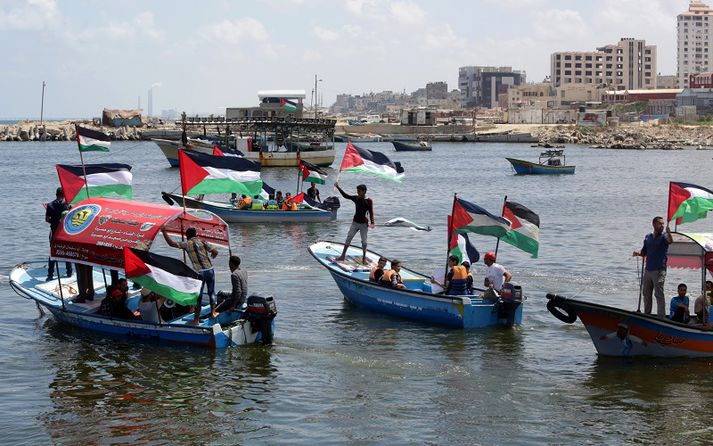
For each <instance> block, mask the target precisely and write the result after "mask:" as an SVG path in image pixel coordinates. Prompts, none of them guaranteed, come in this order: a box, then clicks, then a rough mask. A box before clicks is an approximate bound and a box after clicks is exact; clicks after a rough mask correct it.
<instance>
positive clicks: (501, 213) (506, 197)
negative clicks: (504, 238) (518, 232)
mask: <svg viewBox="0 0 713 446" xmlns="http://www.w3.org/2000/svg"><path fill="white" fill-rule="evenodd" d="M507 202H508V196H507V195H505V198H504V199H503V210H502V212H500V215H501V216H504V215H505V205H506V204H507ZM499 247H500V237H498V241H497V242H495V258H496V259H497V258H498V248H499Z"/></svg>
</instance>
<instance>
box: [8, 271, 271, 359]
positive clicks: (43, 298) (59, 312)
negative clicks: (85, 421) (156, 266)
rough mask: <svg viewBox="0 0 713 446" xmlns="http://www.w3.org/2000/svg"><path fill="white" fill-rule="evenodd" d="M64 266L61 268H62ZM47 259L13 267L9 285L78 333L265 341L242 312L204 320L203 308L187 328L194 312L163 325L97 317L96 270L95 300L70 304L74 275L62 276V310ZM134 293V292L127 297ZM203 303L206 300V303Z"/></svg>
mask: <svg viewBox="0 0 713 446" xmlns="http://www.w3.org/2000/svg"><path fill="white" fill-rule="evenodd" d="M63 269H64V268H61V270H63ZM46 275H47V262H46V261H33V262H27V263H23V264H20V265H17V266H15V268H13V270H12V271H11V273H10V281H9V282H10V287H11V288H12V289H13V290H14V291H15V292H16V293H17V294H18V295H20V296H22V297H25V298H27V299H32V300H34V301H35V302H37V304H38V305H40V306H42V307H44V308H46V309H47V310H49V311H50V312H51V313H52V315H53V316H54V317H55V318H56V319H57V320H58V321H60V322H62V323H66V324H69V325H72V326H74V327H77V328H79V329H82V330H87V331H91V332H94V333H100V334H105V335H112V336H124V337H130V338H138V339H144V340H154V341H167V342H171V343H182V344H191V345H196V346H201V347H207V348H226V347H231V346H238V345H245V344H253V343H258V342H262V341H263V337H262V333H261V332H260V331H255V330H253V325H252V323H251V322H249V321H247V320H246V319H244V318H243V316H244V315H243V313H242V312H224V313H221V314H220V316H219V317H218V318H217V319H216V318H211V317H204V316H206V315H207V314H208V313H209V312H210V307H209V306H208V305H205V306H204V307H203V310H202V312H201V315H202V316H201V323H200V324H199V325H189V324H188V322H189V321H190V320H192V319H193V314H192V313H191V314H188V315H184V316H183V317H180V318H177V319H176V320H173V321H169V322H166V323H163V324H154V323H150V322H144V321H141V320H135V319H132V320H127V319H118V318H111V317H107V316H103V315H99V314H97V313H96V309H97V308H98V306H99V304H100V302H101V299H103V297H104V295H105V285H104V284H105V282H104V277H103V276H102V274H101V273H100V272H99V271H97V270H95V271H94V288H95V292H96V294H95V297H94V301H91V302H86V303H77V302H74V298H75V297H76V291H74V290H75V288H76V276H73V277H69V278H62V279H61V282H62V290H63V296H64V307H63V306H62V298H61V297H60V294H59V282H58V281H57V280H56V279H55V280H52V281H49V282H45V281H44V278H45V277H46ZM137 293H138V291H133V292H132V293H131V295H130V296H131V297H133V296H135V295H136V294H137ZM205 301H206V299H204V302H205ZM273 333H274V320H273V321H271V322H270V335H269V337H270V339H272V334H273Z"/></svg>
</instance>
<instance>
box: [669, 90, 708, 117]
mask: <svg viewBox="0 0 713 446" xmlns="http://www.w3.org/2000/svg"><path fill="white" fill-rule="evenodd" d="M676 107H677V113H676V114H677V115H678V116H682V117H686V115H711V114H713V89H709V88H706V89H704V88H699V89H695V90H692V89H690V88H684V89H683V91H681V93H679V94H678V95H677V96H676ZM681 111H683V112H681ZM686 111H689V112H688V113H686Z"/></svg>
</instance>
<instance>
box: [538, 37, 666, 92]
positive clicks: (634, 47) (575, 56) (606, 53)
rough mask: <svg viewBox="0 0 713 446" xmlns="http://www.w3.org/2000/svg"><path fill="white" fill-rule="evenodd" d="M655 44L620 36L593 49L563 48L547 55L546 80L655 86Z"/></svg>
mask: <svg viewBox="0 0 713 446" xmlns="http://www.w3.org/2000/svg"><path fill="white" fill-rule="evenodd" d="M656 73H657V72H656V45H646V41H645V40H639V39H633V38H622V39H621V40H620V41H619V43H617V44H616V45H605V46H603V47H599V48H597V49H596V51H565V52H558V53H553V54H552V56H551V58H550V80H551V82H552V85H553V86H555V87H559V86H561V85H566V84H593V85H606V86H607V87H608V88H609V89H615V90H633V89H644V88H656Z"/></svg>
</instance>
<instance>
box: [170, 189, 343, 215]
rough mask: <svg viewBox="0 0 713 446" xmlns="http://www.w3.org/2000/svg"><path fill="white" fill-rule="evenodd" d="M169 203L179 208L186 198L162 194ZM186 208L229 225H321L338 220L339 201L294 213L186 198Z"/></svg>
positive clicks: (305, 208) (330, 201) (328, 201)
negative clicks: (199, 211)
mask: <svg viewBox="0 0 713 446" xmlns="http://www.w3.org/2000/svg"><path fill="white" fill-rule="evenodd" d="M161 194H162V196H163V199H164V200H165V201H166V202H167V203H169V202H170V203H174V204H176V205H178V206H181V205H182V204H183V199H184V196H183V195H181V194H171V193H167V192H161ZM185 202H186V206H187V207H189V208H193V209H205V210H207V211H209V212H211V213H213V214H216V215H218V216H219V217H220V218H222V219H223V220H225V221H226V222H228V223H320V222H328V221H334V220H336V219H337V210H338V209H339V206H340V204H339V199H338V198H336V197H328V198H327V199H325V200H324V209H319V208H316V207H306V206H305V207H302V208H299V209H297V210H294V211H283V210H280V209H236V208H234V207H233V206H231V205H230V203H221V202H218V201H210V200H205V199H203V200H199V199H197V198H195V197H190V196H186V197H185Z"/></svg>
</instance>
